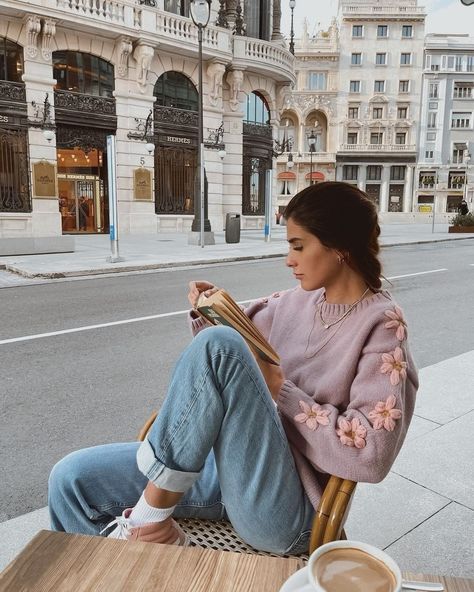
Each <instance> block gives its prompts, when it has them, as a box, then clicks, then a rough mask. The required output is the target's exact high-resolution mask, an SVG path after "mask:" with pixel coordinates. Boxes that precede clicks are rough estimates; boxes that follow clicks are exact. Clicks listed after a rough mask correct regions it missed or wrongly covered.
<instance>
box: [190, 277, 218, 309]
mask: <svg viewBox="0 0 474 592" xmlns="http://www.w3.org/2000/svg"><path fill="white" fill-rule="evenodd" d="M217 290H219V288H218V287H217V286H214V284H211V283H209V282H204V281H196V282H189V292H188V300H189V304H190V305H191V308H196V304H197V301H198V298H199V296H200V295H201V294H202V293H203V292H204V295H205V296H210V295H211V294H214V292H217Z"/></svg>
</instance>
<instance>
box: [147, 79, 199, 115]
mask: <svg viewBox="0 0 474 592" xmlns="http://www.w3.org/2000/svg"><path fill="white" fill-rule="evenodd" d="M153 94H154V96H155V97H156V105H159V106H161V107H174V108H175V109H185V110H186V111H197V110H198V93H197V90H196V87H195V86H194V84H193V83H192V81H191V80H190V79H189V78H188V77H187V76H185V75H184V74H181V72H173V71H171V72H165V73H164V74H162V75H161V76H160V77H159V78H158V80H157V81H156V84H155V89H154V91H153Z"/></svg>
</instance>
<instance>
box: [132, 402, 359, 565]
mask: <svg viewBox="0 0 474 592" xmlns="http://www.w3.org/2000/svg"><path fill="white" fill-rule="evenodd" d="M156 416H157V413H156V411H155V412H153V413H152V414H151V416H150V417H149V418H148V419H147V420H146V422H145V423H144V425H143V427H142V429H141V430H140V433H139V434H138V440H139V441H140V442H142V441H143V440H144V439H145V438H146V435H147V434H148V432H149V430H150V428H151V426H152V425H153V422H154V421H155V419H156ZM355 487H356V482H355V481H350V480H349V479H342V477H336V476H335V475H331V477H330V478H329V481H328V483H327V485H326V487H325V488H324V491H323V495H322V496H321V500H320V502H319V506H318V509H317V510H316V514H315V516H314V520H313V526H312V529H311V539H310V544H309V552H310V553H312V552H313V551H314V550H315V549H317V548H318V547H320V546H321V545H324V544H325V543H330V542H331V541H338V540H339V539H341V538H346V536H345V533H344V530H343V526H344V522H345V521H346V518H347V515H348V513H349V508H350V504H351V500H352V496H353V494H354V491H355Z"/></svg>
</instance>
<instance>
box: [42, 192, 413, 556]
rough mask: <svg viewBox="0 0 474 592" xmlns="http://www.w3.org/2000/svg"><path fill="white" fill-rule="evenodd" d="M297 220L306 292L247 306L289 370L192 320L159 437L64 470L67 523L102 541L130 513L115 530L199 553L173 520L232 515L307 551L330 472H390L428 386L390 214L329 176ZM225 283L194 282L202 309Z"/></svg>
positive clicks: (274, 545) (94, 453) (304, 200)
mask: <svg viewBox="0 0 474 592" xmlns="http://www.w3.org/2000/svg"><path fill="white" fill-rule="evenodd" d="M285 218H286V220H287V237H288V243H289V246H290V251H289V254H288V257H287V265H288V267H290V268H291V269H292V271H293V274H294V276H295V278H296V280H297V281H298V282H299V286H298V287H296V288H294V289H291V290H287V291H285V292H281V293H276V294H273V295H272V296H271V297H269V298H264V299H262V300H259V301H257V302H254V303H253V304H252V305H251V306H249V307H248V308H247V310H246V313H247V314H248V315H249V317H251V318H252V319H253V321H254V322H255V324H256V325H257V326H258V328H259V329H260V330H261V331H262V333H263V334H264V335H265V336H266V337H267V339H268V340H269V342H270V343H271V345H272V346H273V347H274V348H275V349H276V351H278V353H279V354H280V357H281V366H280V367H278V366H274V365H271V364H267V363H265V362H263V361H261V360H260V359H258V360H256V359H255V357H254V356H253V355H252V352H251V351H250V349H249V348H248V346H247V345H246V344H245V342H244V341H243V339H242V338H241V337H240V335H238V334H237V333H236V332H235V331H233V330H232V329H229V328H224V327H212V328H206V324H205V322H204V321H203V320H201V319H200V318H196V316H195V315H194V314H193V313H191V319H190V323H191V328H192V331H193V334H194V335H195V337H194V339H193V341H192V342H191V344H190V345H189V346H188V348H187V349H186V350H185V351H184V353H183V354H182V356H181V358H180V360H179V361H178V363H177V365H176V368H175V371H174V374H173V377H172V380H171V383H170V387H169V391H168V395H167V397H166V400H165V402H164V404H163V406H162V408H161V410H160V413H159V415H158V418H157V419H156V421H155V423H154V425H153V427H152V429H151V431H150V433H149V435H148V438H147V440H145V441H144V442H143V443H142V444H141V445H140V444H138V443H131V444H113V445H108V446H100V447H96V448H91V449H86V450H83V451H79V452H76V453H73V454H71V455H69V456H68V457H66V458H65V459H63V460H62V461H61V462H60V463H58V464H57V465H56V466H55V467H54V469H53V471H52V474H51V478H50V498H49V505H50V512H51V520H52V526H53V528H54V529H56V530H66V531H69V532H83V533H87V534H98V533H99V532H100V531H101V530H102V529H104V528H106V527H107V525H108V523H109V521H110V520H111V519H112V518H113V517H114V516H117V518H116V520H113V521H112V523H111V524H109V526H110V527H115V528H114V530H112V532H111V533H110V534H109V536H112V537H115V538H128V539H138V540H143V541H152V542H168V543H177V544H185V543H186V541H185V537H184V535H183V532H182V531H181V529H180V528H179V526H178V525H177V524H176V523H175V522H174V520H173V519H172V516H174V517H186V516H187V517H202V518H208V519H220V518H226V519H228V520H230V521H231V523H232V524H233V526H234V528H235V529H236V531H237V532H238V533H239V535H240V536H241V537H242V538H243V539H244V540H245V541H246V542H247V543H249V544H250V545H253V546H254V547H256V548H258V549H261V550H267V551H273V552H277V553H300V552H302V551H305V550H306V549H307V547H308V541H309V534H310V529H311V522H312V518H313V514H314V509H315V507H316V506H317V504H318V502H319V499H320V495H321V491H322V488H323V487H324V484H325V483H326V481H327V479H328V475H329V474H336V475H338V476H340V477H343V478H346V479H351V480H354V481H366V482H378V481H381V480H382V479H383V478H384V477H385V475H386V474H387V473H388V471H389V469H390V467H391V465H392V463H393V461H394V459H395V457H396V456H397V454H398V451H399V450H400V447H401V445H402V442H403V440H404V438H405V435H406V432H407V429H408V425H409V423H410V420H411V417H412V413H413V408H414V403H415V394H416V390H417V387H418V382H417V374H416V369H415V365H414V363H413V360H412V358H411V355H410V353H409V349H408V344H407V328H406V323H405V320H404V318H403V314H402V311H401V310H400V308H399V307H398V306H397V305H396V304H395V302H394V301H393V300H392V298H391V296H390V295H389V294H388V293H387V292H386V291H383V290H381V280H380V276H381V265H380V262H379V260H378V258H377V256H378V252H379V245H378V236H379V234H380V229H379V226H378V223H377V214H376V211H375V208H374V206H373V204H372V202H371V201H370V200H369V199H368V198H367V196H366V195H365V194H364V193H363V192H361V191H359V190H358V189H357V188H355V187H353V186H351V185H347V184H345V183H332V182H328V183H320V184H317V185H313V186H311V187H308V188H307V189H305V190H303V191H302V192H301V193H299V194H298V195H296V196H295V197H294V198H293V199H292V200H291V201H290V203H289V205H288V207H287V209H286V212H285ZM215 289H216V288H215V286H213V285H212V284H209V283H208V282H191V288H190V292H189V295H188V298H189V300H190V302H191V305H192V306H194V305H195V303H196V300H197V298H198V296H199V294H200V293H201V292H203V291H204V292H208V293H209V292H212V291H213V290H215ZM204 328H205V330H202V329H204ZM130 508H133V509H132V510H130ZM109 532H110V531H109Z"/></svg>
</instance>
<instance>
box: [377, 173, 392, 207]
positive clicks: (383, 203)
mask: <svg viewBox="0 0 474 592" xmlns="http://www.w3.org/2000/svg"><path fill="white" fill-rule="evenodd" d="M389 186H390V165H388V164H384V165H382V182H381V184H380V210H379V211H380V212H388V192H389Z"/></svg>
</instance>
